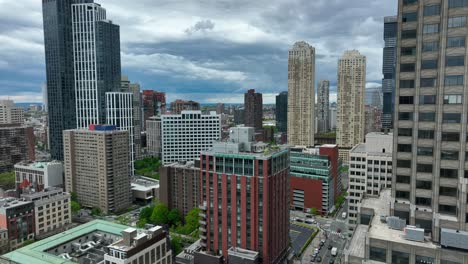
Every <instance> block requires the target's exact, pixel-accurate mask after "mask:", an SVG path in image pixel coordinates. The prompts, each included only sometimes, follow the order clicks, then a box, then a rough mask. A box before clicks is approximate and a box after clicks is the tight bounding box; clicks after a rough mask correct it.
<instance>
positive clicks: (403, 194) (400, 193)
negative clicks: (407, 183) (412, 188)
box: [395, 191, 410, 200]
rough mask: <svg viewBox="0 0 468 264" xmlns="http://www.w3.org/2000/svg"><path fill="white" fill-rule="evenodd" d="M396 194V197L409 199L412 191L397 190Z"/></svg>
mask: <svg viewBox="0 0 468 264" xmlns="http://www.w3.org/2000/svg"><path fill="white" fill-rule="evenodd" d="M395 196H396V198H399V199H408V200H409V197H410V193H409V192H405V191H396V195H395Z"/></svg>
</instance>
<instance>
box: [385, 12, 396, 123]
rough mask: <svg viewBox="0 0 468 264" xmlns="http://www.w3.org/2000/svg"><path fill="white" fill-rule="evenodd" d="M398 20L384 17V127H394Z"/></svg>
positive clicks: (393, 17) (392, 17) (394, 17)
mask: <svg viewBox="0 0 468 264" xmlns="http://www.w3.org/2000/svg"><path fill="white" fill-rule="evenodd" d="M397 33H398V20H397V17H396V16H391V17H385V18H384V40H385V47H384V50H383V65H382V73H383V76H384V77H383V80H382V93H383V113H382V128H384V129H385V128H386V129H393V105H394V100H395V99H394V98H395V96H394V95H395V69H396V54H397V50H396V45H397Z"/></svg>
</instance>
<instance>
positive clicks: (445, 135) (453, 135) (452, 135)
mask: <svg viewBox="0 0 468 264" xmlns="http://www.w3.org/2000/svg"><path fill="white" fill-rule="evenodd" d="M442 141H453V142H457V141H460V133H457V132H442Z"/></svg>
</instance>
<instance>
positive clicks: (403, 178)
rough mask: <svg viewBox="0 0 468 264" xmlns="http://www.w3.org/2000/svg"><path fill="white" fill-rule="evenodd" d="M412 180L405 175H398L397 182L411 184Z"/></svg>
mask: <svg viewBox="0 0 468 264" xmlns="http://www.w3.org/2000/svg"><path fill="white" fill-rule="evenodd" d="M410 180H411V178H410V177H409V176H405V175H397V176H396V182H398V183H410Z"/></svg>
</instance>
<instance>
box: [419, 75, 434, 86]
mask: <svg viewBox="0 0 468 264" xmlns="http://www.w3.org/2000/svg"><path fill="white" fill-rule="evenodd" d="M436 83H437V78H433V77H432V78H421V80H420V86H421V88H427V87H435V86H436Z"/></svg>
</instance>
